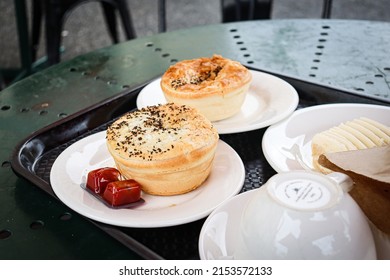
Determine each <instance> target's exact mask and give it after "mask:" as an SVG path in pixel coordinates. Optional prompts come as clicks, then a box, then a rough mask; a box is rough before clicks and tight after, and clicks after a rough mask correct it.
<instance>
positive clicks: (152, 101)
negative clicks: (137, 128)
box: [137, 70, 299, 134]
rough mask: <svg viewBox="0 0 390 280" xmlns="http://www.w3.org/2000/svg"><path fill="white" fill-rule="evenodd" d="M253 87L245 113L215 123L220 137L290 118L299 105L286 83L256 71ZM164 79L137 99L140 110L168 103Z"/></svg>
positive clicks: (151, 86) (246, 99)
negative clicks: (164, 91)
mask: <svg viewBox="0 0 390 280" xmlns="http://www.w3.org/2000/svg"><path fill="white" fill-rule="evenodd" d="M251 73H252V77H253V80H252V84H251V86H250V87H249V91H248V93H247V96H246V98H245V101H244V104H243V105H242V107H241V111H240V112H239V113H238V114H236V115H234V116H233V117H230V118H228V119H225V120H221V121H216V122H213V124H214V126H215V127H216V129H217V130H218V133H220V134H226V133H238V132H244V131H250V130H255V129H259V128H263V127H267V126H269V125H271V124H274V123H276V122H278V121H280V120H282V119H284V118H286V117H288V116H289V115H290V114H291V113H292V112H293V111H294V110H295V109H296V108H297V106H298V101H299V97H298V93H297V92H296V90H295V89H294V88H293V87H292V86H291V85H290V84H289V83H287V82H286V81H284V80H282V79H280V78H278V77H276V76H273V75H270V74H266V73H263V72H259V71H253V70H251ZM160 81H161V79H157V80H154V81H153V82H151V83H150V84H148V85H147V86H145V87H144V88H143V89H142V90H141V92H140V93H139V95H138V97H137V107H138V109H140V108H142V107H146V106H151V105H157V104H164V103H166V102H167V101H166V100H165V97H164V94H163V92H162V90H161V87H160Z"/></svg>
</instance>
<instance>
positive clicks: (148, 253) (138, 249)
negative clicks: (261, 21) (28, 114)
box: [11, 66, 390, 259]
mask: <svg viewBox="0 0 390 280" xmlns="http://www.w3.org/2000/svg"><path fill="white" fill-rule="evenodd" d="M246 67H247V68H248V69H252V70H256V71H261V72H264V73H267V74H271V75H274V76H276V77H278V78H281V79H283V80H285V81H286V82H288V83H290V84H291V85H292V86H293V87H294V88H295V87H296V84H303V85H305V86H314V87H316V88H320V89H321V90H323V91H334V92H336V93H337V94H342V95H344V94H345V96H346V97H350V98H361V99H362V100H365V101H366V102H368V101H371V102H373V104H380V105H387V106H390V100H381V99H379V98H374V97H372V96H369V95H363V94H359V93H357V92H352V91H348V90H345V89H340V88H336V87H332V86H329V85H324V84H321V83H315V82H312V81H307V80H304V79H300V78H296V77H292V76H284V75H281V74H278V73H274V72H271V71H267V70H263V69H259V68H254V67H251V66H246ZM159 76H161V75H158V76H155V77H153V78H151V79H149V80H148V81H146V82H144V83H140V84H137V85H135V86H133V87H131V88H127V89H125V90H123V91H121V92H119V93H118V94H115V95H113V96H111V97H108V98H106V99H103V100H102V101H100V102H98V103H96V104H93V105H90V106H88V107H86V108H84V109H82V110H80V111H77V112H75V113H73V114H71V115H69V116H67V117H65V118H63V119H60V120H57V121H55V122H53V123H50V124H49V125H46V126H44V127H42V128H40V129H38V130H36V131H35V132H33V133H31V134H30V135H28V136H27V137H25V138H24V139H22V140H21V141H19V142H18V144H17V145H16V146H15V148H14V149H13V152H12V158H11V168H12V170H13V171H14V173H15V174H16V175H18V176H20V177H23V178H24V179H26V180H28V181H29V182H31V183H32V184H34V185H35V186H37V187H38V188H40V189H42V190H43V191H45V192H47V193H48V194H50V195H51V196H52V197H54V198H55V199H57V200H58V201H60V200H59V199H58V197H57V196H56V195H55V194H54V192H53V190H52V188H51V186H50V183H49V182H46V181H45V180H43V179H42V178H40V177H38V176H36V175H35V173H33V170H29V169H28V168H27V167H26V166H24V165H23V163H22V162H21V159H20V155H21V153H22V149H23V148H24V147H25V146H26V145H27V144H28V143H30V142H31V141H32V140H34V139H36V138H37V137H38V136H40V135H42V134H44V133H47V132H50V131H52V130H54V129H55V128H57V127H58V126H60V125H64V124H67V123H69V122H71V121H73V120H75V119H77V118H79V117H82V116H84V115H86V114H88V113H91V112H92V111H94V110H96V109H98V108H102V107H103V106H105V105H106V104H108V103H111V102H115V101H118V100H121V99H123V98H124V97H125V96H127V95H130V94H131V95H133V94H135V97H134V98H136V96H137V95H138V93H139V91H140V90H141V89H142V88H143V87H144V86H146V85H147V84H148V83H150V82H151V81H153V80H155V79H156V78H158V77H159ZM296 90H297V92H298V95H299V93H300V90H299V89H296ZM300 101H301V96H300V95H299V102H300ZM342 103H347V102H342ZM356 103H359V102H357V101H356ZM324 104H325V103H324ZM309 106H310V105H309ZM131 109H135V108H131ZM297 109H298V108H297ZM129 110H130V109H129ZM101 124H103V123H101ZM96 127H98V126H96ZM263 129H266V128H263ZM85 133H86V132H84V133H82V134H85ZM64 143H67V141H65V142H64ZM58 146H60V144H58V145H57V147H58ZM41 155H42V154H41ZM38 159H39V157H36V158H35V160H38ZM60 202H61V201H60ZM83 218H85V219H86V220H88V221H90V222H91V223H93V224H94V225H96V226H97V227H99V228H100V229H102V230H103V231H105V232H106V233H108V234H109V235H110V236H112V237H113V238H115V239H117V240H118V241H119V242H121V243H122V244H123V245H125V246H126V247H128V248H129V249H131V250H133V251H134V252H135V253H137V254H138V255H140V256H141V257H143V258H145V259H163V257H161V256H160V255H158V254H157V253H155V252H154V251H152V250H151V249H149V248H148V247H147V246H146V245H143V244H141V243H140V242H138V241H137V240H135V239H134V238H132V237H131V236H129V235H128V234H126V233H124V232H123V231H121V230H120V227H117V226H111V225H107V224H103V223H100V222H96V221H93V220H91V219H89V218H87V217H84V216H83Z"/></svg>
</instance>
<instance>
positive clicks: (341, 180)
mask: <svg viewBox="0 0 390 280" xmlns="http://www.w3.org/2000/svg"><path fill="white" fill-rule="evenodd" d="M326 177H328V178H330V179H331V180H333V181H335V182H336V184H337V185H339V186H340V187H341V189H342V190H343V192H344V193H347V192H349V191H350V190H352V188H353V186H354V183H353V181H352V179H351V177H349V176H348V175H345V174H344V173H340V172H332V173H329V174H327V175H326Z"/></svg>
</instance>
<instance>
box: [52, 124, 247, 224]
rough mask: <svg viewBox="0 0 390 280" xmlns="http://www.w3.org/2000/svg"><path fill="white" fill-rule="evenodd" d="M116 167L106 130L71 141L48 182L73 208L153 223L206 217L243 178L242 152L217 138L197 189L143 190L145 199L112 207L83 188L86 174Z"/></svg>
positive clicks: (105, 219)
mask: <svg viewBox="0 0 390 280" xmlns="http://www.w3.org/2000/svg"><path fill="white" fill-rule="evenodd" d="M105 166H108V167H114V160H113V159H112V157H111V155H110V154H109V152H108V150H107V148H106V139H105V131H102V132H99V133H96V134H93V135H91V136H88V137H86V138H83V139H81V140H80V141H78V142H76V143H74V144H72V145H71V146H69V147H68V148H67V149H65V150H64V151H63V152H62V153H61V154H60V155H59V156H58V158H57V159H56V160H55V162H54V164H53V167H52V169H51V172H50V182H51V186H52V188H53V191H54V193H55V194H56V195H57V196H58V198H59V199H60V200H61V201H62V202H63V203H65V204H66V205H67V206H68V207H70V208H71V209H73V210H74V211H76V212H78V213H80V214H81V215H84V216H86V217H88V218H90V219H92V220H95V221H99V222H102V223H106V224H111V225H116V226H123V227H138V228H145V227H148V228H152V227H163V226H173V225H179V224H184V223H189V222H192V221H195V220H198V219H201V218H204V217H206V216H207V215H208V214H210V213H211V211H212V210H214V209H215V208H216V207H217V206H218V205H220V204H221V203H222V202H224V201H225V200H226V199H228V198H230V197H232V196H234V195H236V194H237V193H238V192H239V191H240V190H241V188H242V186H243V184H244V179H245V169H244V164H243V162H242V160H241V158H240V157H239V155H238V154H237V153H236V152H235V151H234V150H233V149H232V148H231V147H230V146H229V145H228V144H226V143H225V142H223V141H221V140H219V143H218V147H217V151H216V155H215V160H214V164H213V168H212V170H211V174H210V176H209V177H208V179H207V180H206V181H205V182H204V183H203V184H202V186H200V187H199V188H198V189H196V190H194V191H192V192H190V193H187V194H183V195H175V196H165V197H163V196H153V195H148V194H144V193H143V194H142V197H143V199H144V200H145V203H144V204H142V205H141V206H138V207H136V208H133V209H112V208H109V207H107V206H106V205H105V204H103V203H102V202H100V201H99V200H98V199H96V198H95V197H93V196H92V195H91V194H90V193H88V192H87V191H85V190H84V189H82V188H81V186H80V184H81V183H82V180H83V177H84V178H85V177H86V176H87V174H88V172H89V171H91V170H93V169H96V168H100V167H105Z"/></svg>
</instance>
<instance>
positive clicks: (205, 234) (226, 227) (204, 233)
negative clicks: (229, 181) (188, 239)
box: [199, 189, 256, 260]
mask: <svg viewBox="0 0 390 280" xmlns="http://www.w3.org/2000/svg"><path fill="white" fill-rule="evenodd" d="M254 191H256V189H255V190H250V191H247V192H244V193H241V194H239V195H236V196H235V197H232V198H230V199H229V200H227V201H226V202H225V203H224V204H223V205H221V206H219V207H218V208H216V209H215V210H214V211H213V212H212V213H211V214H210V215H209V216H208V217H207V219H206V221H205V222H204V224H203V227H202V230H201V232H200V236H199V256H200V259H201V260H223V259H233V254H234V248H235V244H236V240H237V236H238V229H239V225H240V220H241V215H242V212H243V211H244V209H245V207H244V205H248V202H249V200H250V199H251V198H252V196H253V192H254Z"/></svg>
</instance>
